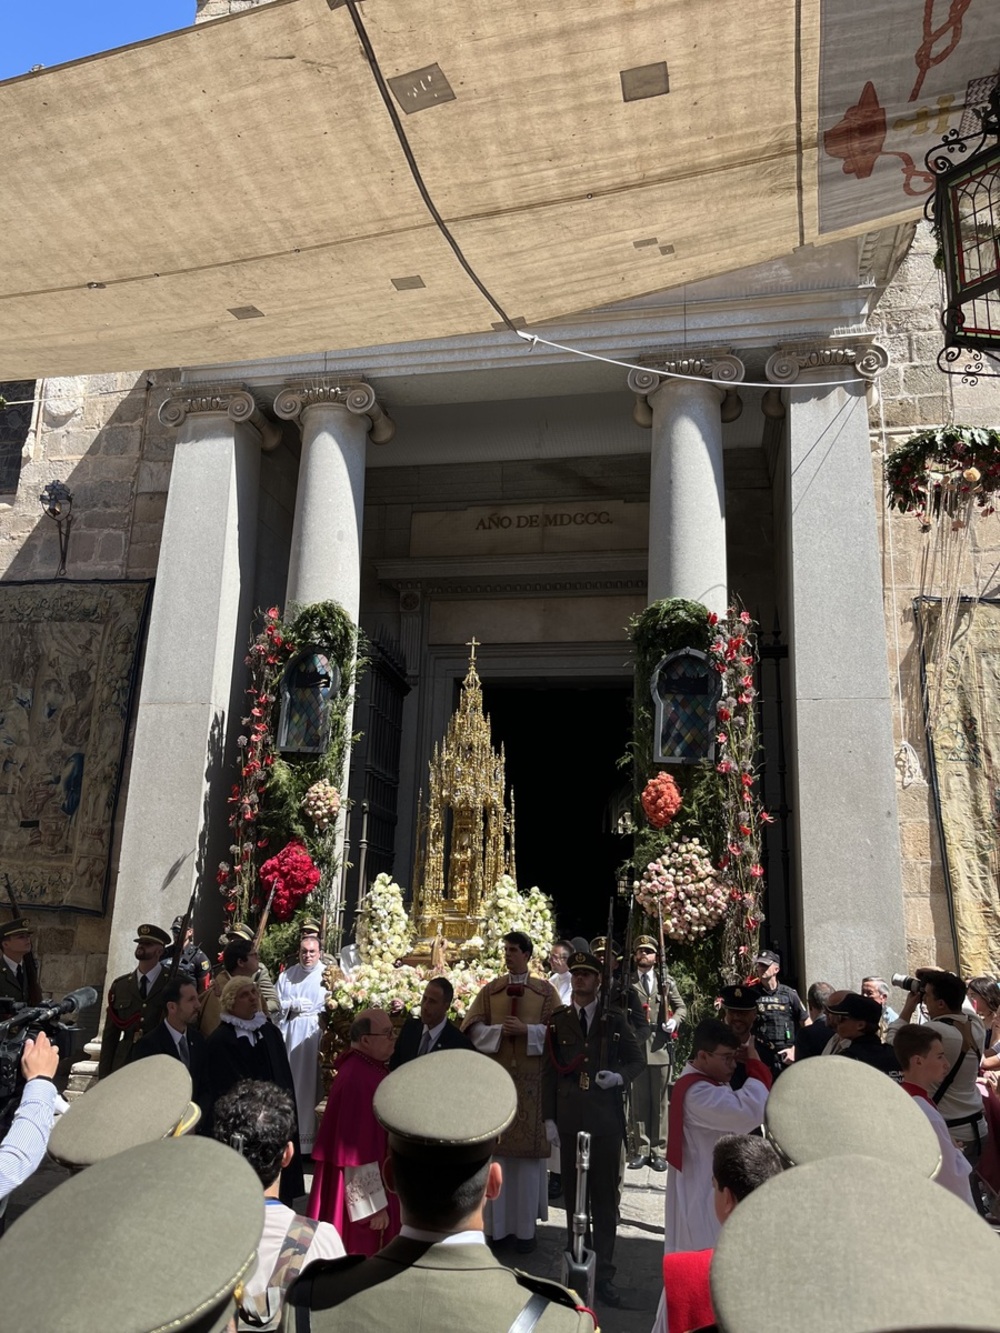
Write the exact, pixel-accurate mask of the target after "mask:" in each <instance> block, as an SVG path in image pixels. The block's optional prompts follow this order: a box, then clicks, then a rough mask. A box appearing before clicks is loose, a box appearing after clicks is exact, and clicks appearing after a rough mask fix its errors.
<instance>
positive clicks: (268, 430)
mask: <svg viewBox="0 0 1000 1333" xmlns="http://www.w3.org/2000/svg"><path fill="white" fill-rule="evenodd" d="M209 414H211V415H216V416H217V415H220V414H222V415H224V416H227V417H228V418H229V420H230V421H237V422H240V423H244V422H245V423H246V424H247V425H250V426H253V428H254V429H255V430H256V431H257V434H258V435H259V436H260V447H261V448H262V449H263V450H264V452H265V453H269V452H270V451H271V450H272V449H276V448H277V447H278V445H279V444H280V442H281V428H280V427H279V426H277V425H275V423H274V422H273V421H271V420H270V418H268V417H266V416H265V415H264V413H263V412H262V411H261V408H260V404H259V403H258V402H257V399H256V398H255V397H254V396H253V394H252V393H251V392H250V390H249V389H248V388H246V386H245V385H242V384H215V385H212V384H209V385H203V386H201V387H199V388H198V389H193V390H191V391H190V392H186V393H181V394H175V395H174V397H172V398H168V399H166V401H165V402H163V403H161V404H160V410H159V411H158V412H157V416H158V417H159V419H160V422H161V423H162V424H163V425H164V426H171V427H173V428H175V429H180V427H181V426H183V425H184V422H185V421H186V420H187V418H188V417H189V416H199V415H209Z"/></svg>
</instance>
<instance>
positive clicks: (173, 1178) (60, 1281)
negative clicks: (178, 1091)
mask: <svg viewBox="0 0 1000 1333" xmlns="http://www.w3.org/2000/svg"><path fill="white" fill-rule="evenodd" d="M87 1095H88V1096H89V1095H90V1094H89V1093H88V1094H87ZM192 1190H196V1192H197V1209H196V1211H195V1213H194V1214H193V1213H192V1205H191V1198H192ZM263 1227H264V1196H263V1191H262V1190H261V1187H260V1181H259V1180H258V1179H257V1174H256V1172H255V1171H254V1170H253V1169H252V1168H251V1167H250V1166H249V1165H248V1164H247V1163H246V1162H245V1161H244V1160H243V1158H242V1157H240V1155H239V1154H238V1153H235V1152H233V1150H232V1149H231V1148H227V1147H225V1146H224V1145H223V1144H221V1143H216V1142H214V1140H212V1139H205V1138H186V1139H177V1140H168V1141H167V1142H163V1143H144V1144H141V1145H140V1146H138V1147H135V1148H129V1149H128V1150H127V1151H126V1152H120V1153H117V1154H116V1155H115V1156H114V1157H108V1158H106V1159H105V1160H104V1161H103V1162H98V1163H97V1164H96V1166H92V1167H91V1168H90V1170H89V1171H85V1172H83V1173H82V1174H81V1175H79V1176H74V1177H73V1178H72V1179H70V1180H67V1181H65V1182H64V1183H63V1184H61V1185H59V1186H58V1188H56V1189H54V1190H53V1191H52V1193H51V1194H47V1195H46V1196H45V1197H44V1198H42V1199H39V1200H38V1202H37V1203H35V1204H33V1205H32V1206H31V1208H29V1209H28V1210H27V1212H25V1213H24V1214H23V1215H22V1216H21V1217H19V1218H18V1220H17V1221H16V1222H15V1223H14V1225H13V1226H12V1227H11V1228H10V1230H9V1231H8V1232H7V1234H6V1236H5V1237H4V1239H3V1250H4V1259H3V1263H2V1264H0V1309H2V1310H3V1316H4V1327H5V1328H11V1329H15V1328H22V1329H42V1328H44V1329H45V1333H104V1330H105V1329H114V1330H115V1333H166V1330H168V1329H169V1330H171V1333H173V1331H174V1330H181V1329H188V1330H191V1333H195V1330H197V1333H221V1330H223V1329H224V1328H225V1327H226V1325H227V1324H228V1322H229V1320H230V1318H231V1317H232V1314H233V1307H234V1302H233V1293H234V1291H235V1289H236V1287H237V1286H238V1284H239V1283H240V1282H241V1281H242V1280H243V1278H244V1277H245V1275H246V1273H247V1272H248V1270H250V1269H251V1268H252V1266H253V1264H254V1262H255V1260H256V1249H257V1246H258V1244H259V1243H260V1237H261V1232H262V1231H263ZM191 1237H195V1240H194V1243H189V1239H190V1238H191ZM178 1247H180V1248H178ZM46 1256H48V1257H49V1258H46ZM167 1256H171V1257H173V1259H175V1260H176V1261H168V1258H167ZM49 1260H51V1262H50V1261H49Z"/></svg>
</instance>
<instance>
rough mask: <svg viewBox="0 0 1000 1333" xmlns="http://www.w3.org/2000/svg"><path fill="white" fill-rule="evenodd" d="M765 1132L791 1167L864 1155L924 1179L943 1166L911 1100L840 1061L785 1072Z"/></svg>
mask: <svg viewBox="0 0 1000 1333" xmlns="http://www.w3.org/2000/svg"><path fill="white" fill-rule="evenodd" d="M764 1130H765V1133H766V1135H767V1137H768V1138H769V1139H770V1140H771V1142H772V1143H773V1144H774V1146H775V1147H776V1148H777V1150H778V1152H779V1153H781V1155H782V1157H784V1159H785V1161H786V1162H788V1163H789V1164H790V1165H792V1166H799V1165H800V1164H801V1163H803V1162H816V1161H819V1160H820V1159H822V1158H826V1157H840V1156H843V1155H844V1154H845V1153H847V1154H852V1153H864V1154H865V1156H867V1157H877V1158H879V1160H880V1161H883V1162H888V1163H889V1164H890V1165H893V1166H896V1167H905V1168H907V1169H908V1170H910V1171H913V1172H914V1173H915V1174H917V1175H921V1176H925V1177H927V1178H928V1179H930V1177H932V1176H934V1175H935V1174H936V1173H937V1171H938V1168H939V1167H940V1165H941V1149H940V1147H939V1145H938V1137H937V1135H936V1134H935V1132H934V1128H933V1126H932V1125H931V1123H930V1121H929V1120H928V1119H927V1117H926V1116H925V1115H924V1114H923V1112H922V1111H921V1110H920V1108H919V1107H918V1106H916V1105H915V1104H914V1101H913V1098H912V1097H910V1096H908V1094H907V1093H905V1092H904V1091H903V1089H902V1088H901V1087H900V1086H899V1084H898V1083H896V1082H895V1080H894V1079H891V1078H889V1077H888V1075H887V1074H885V1073H883V1072H882V1070H880V1069H873V1068H872V1066H871V1065H866V1064H862V1062H861V1061H860V1060H846V1059H844V1058H843V1057H842V1056H836V1055H831V1056H828V1057H827V1058H825V1059H816V1060H800V1061H798V1062H796V1063H795V1064H793V1065H790V1066H789V1068H788V1069H786V1070H785V1071H784V1073H783V1074H782V1075H781V1078H779V1079H778V1080H777V1082H776V1083H775V1085H774V1087H773V1088H772V1089H771V1092H770V1095H769V1096H768V1099H767V1105H766V1106H765V1108H764Z"/></svg>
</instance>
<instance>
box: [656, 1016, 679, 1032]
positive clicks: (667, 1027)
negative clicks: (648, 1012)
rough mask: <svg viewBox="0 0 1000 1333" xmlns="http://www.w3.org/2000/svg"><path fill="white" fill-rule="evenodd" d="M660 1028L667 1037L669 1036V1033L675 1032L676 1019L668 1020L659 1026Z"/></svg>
mask: <svg viewBox="0 0 1000 1333" xmlns="http://www.w3.org/2000/svg"><path fill="white" fill-rule="evenodd" d="M660 1027H661V1028H663V1031H664V1032H666V1033H667V1035H668V1036H669V1034H670V1033H671V1032H676V1031H677V1019H676V1018H668V1019H667V1021H666V1022H665V1023H661V1024H660Z"/></svg>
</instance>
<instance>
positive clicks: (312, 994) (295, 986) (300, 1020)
mask: <svg viewBox="0 0 1000 1333" xmlns="http://www.w3.org/2000/svg"><path fill="white" fill-rule="evenodd" d="M277 990H278V999H279V1000H280V1001H281V1017H280V1019H279V1020H278V1026H279V1027H280V1028H281V1035H282V1036H283V1037H284V1039H285V1046H286V1047H287V1049H288V1063H289V1064H290V1065H291V1067H292V1081H293V1082H294V1084H295V1108H296V1111H297V1112H298V1118H299V1143H300V1146H301V1148H302V1151H303V1152H304V1153H309V1152H312V1148H313V1143H314V1142H315V1139H316V1103H317V1102H318V1101H319V1043H320V1038H321V1037H322V1033H321V1032H320V1027H319V1016H320V1014H321V1013H322V1012H323V1007H324V1005H325V1003H326V998H327V996H328V995H329V994H330V992H329V991H328V990H327V989H326V987H325V986H324V985H323V964H322V963H321V962H317V963H316V965H315V967H311V968H305V967H303V966H302V964H301V963H294V964H293V965H292V966H291V967H289V968H286V969H285V971H284V972H282V973H281V974H280V976H279V977H278V983H277Z"/></svg>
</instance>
